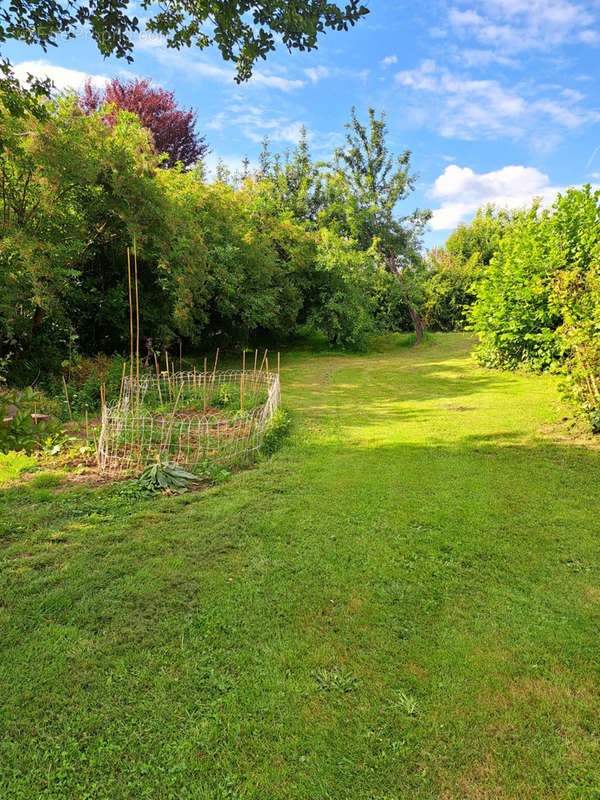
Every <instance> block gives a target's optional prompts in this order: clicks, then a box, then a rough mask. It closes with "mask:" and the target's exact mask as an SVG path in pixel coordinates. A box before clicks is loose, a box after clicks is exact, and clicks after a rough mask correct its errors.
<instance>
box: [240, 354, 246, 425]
mask: <svg viewBox="0 0 600 800" xmlns="http://www.w3.org/2000/svg"><path fill="white" fill-rule="evenodd" d="M245 373H246V348H244V349H243V350H242V376H241V378H240V411H243V410H244V376H245Z"/></svg>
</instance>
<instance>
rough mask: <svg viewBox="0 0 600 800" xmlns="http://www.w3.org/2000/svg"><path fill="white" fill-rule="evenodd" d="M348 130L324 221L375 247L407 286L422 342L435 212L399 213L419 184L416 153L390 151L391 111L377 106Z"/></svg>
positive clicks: (332, 176) (336, 159)
mask: <svg viewBox="0 0 600 800" xmlns="http://www.w3.org/2000/svg"><path fill="white" fill-rule="evenodd" d="M346 130H347V134H346V144H345V145H344V146H343V147H340V148H338V149H337V150H336V153H335V157H334V161H333V164H332V165H331V171H330V173H329V175H328V176H327V179H326V180H327V186H326V194H327V197H326V203H325V205H324V209H323V211H322V213H321V214H320V216H319V222H320V223H321V224H325V225H328V226H332V227H333V228H334V229H335V230H337V231H338V232H339V233H340V234H342V235H343V236H347V237H349V238H351V239H353V240H354V241H355V242H356V243H357V246H358V247H359V248H360V249H361V250H363V251H367V250H369V248H371V247H372V246H373V245H374V244H375V246H376V248H377V251H378V252H379V254H380V255H381V257H382V260H383V263H384V264H385V266H386V268H387V269H388V270H389V271H390V273H391V274H392V275H394V276H395V277H396V278H397V279H398V281H399V282H400V284H401V286H402V287H403V294H404V298H405V301H406V303H407V307H408V309H409V312H410V316H411V318H412V321H413V324H414V327H415V331H416V334H417V341H419V340H420V339H421V337H422V335H423V329H424V328H423V320H422V318H421V315H420V313H419V310H418V305H419V300H420V299H421V298H420V292H421V289H420V286H421V280H420V276H421V275H422V272H423V265H422V261H421V257H420V252H419V251H420V247H421V234H422V231H423V228H424V226H425V224H426V223H427V221H428V220H429V218H430V216H431V214H430V212H429V211H420V210H418V209H417V210H416V211H413V212H412V213H411V214H409V215H406V216H399V215H398V204H399V203H401V202H402V201H403V200H405V199H406V198H407V197H408V196H409V195H410V193H411V192H412V191H413V188H414V184H415V181H416V175H414V174H413V173H411V171H410V156H411V153H410V151H409V150H406V151H404V152H403V153H402V154H401V155H399V156H393V155H392V154H391V153H390V151H389V148H388V146H387V144H386V134H387V125H386V122H385V113H382V115H381V117H379V118H377V116H376V114H375V111H374V110H373V109H372V108H369V122H368V125H362V124H361V123H360V122H359V120H358V118H357V117H356V112H355V109H354V108H353V109H352V116H351V120H350V123H349V124H347V125H346Z"/></svg>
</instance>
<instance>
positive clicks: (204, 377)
mask: <svg viewBox="0 0 600 800" xmlns="http://www.w3.org/2000/svg"><path fill="white" fill-rule="evenodd" d="M203 379H204V413H205V414H206V356H204V373H203Z"/></svg>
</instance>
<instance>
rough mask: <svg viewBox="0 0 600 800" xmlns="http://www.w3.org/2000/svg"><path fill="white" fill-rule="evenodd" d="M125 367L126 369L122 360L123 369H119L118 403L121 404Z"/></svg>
mask: <svg viewBox="0 0 600 800" xmlns="http://www.w3.org/2000/svg"><path fill="white" fill-rule="evenodd" d="M126 369H127V362H126V361H124V362H123V369H122V371H121V385H120V387H119V405H121V399H122V397H123V387H124V386H125V370H126ZM130 388H131V387H130Z"/></svg>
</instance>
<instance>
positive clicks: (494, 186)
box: [428, 164, 565, 231]
mask: <svg viewBox="0 0 600 800" xmlns="http://www.w3.org/2000/svg"><path fill="white" fill-rule="evenodd" d="M564 188H565V187H561V186H552V185H551V184H550V179H549V178H548V175H546V174H544V173H543V172H540V171H539V170H538V169H536V168H535V167H524V166H508V167H503V168H502V169H499V170H495V171H493V172H485V173H476V172H474V171H473V170H472V169H470V168H469V167H459V166H458V165H456V164H451V165H450V166H448V167H446V169H445V170H444V172H443V173H442V174H441V175H440V176H439V177H438V178H437V180H436V181H435V183H434V184H433V186H432V188H431V189H430V191H429V192H428V194H429V197H431V198H432V199H433V200H436V201H438V202H439V205H438V207H437V208H435V209H434V210H433V216H432V219H431V223H430V224H431V227H432V228H433V230H436V231H437V230H450V229H452V228H455V227H456V226H457V225H458V224H459V223H460V222H463V221H465V220H466V219H468V218H469V217H471V216H472V215H473V214H474V213H475V212H476V211H477V209H478V208H480V207H481V206H484V205H486V204H488V203H493V204H494V205H496V206H499V207H501V208H511V209H514V208H523V207H526V206H529V205H531V202H532V201H533V199H534V198H536V197H540V198H541V201H542V205H544V206H550V205H551V204H552V203H553V201H554V199H555V198H556V195H557V194H558V193H559V192H562V191H564Z"/></svg>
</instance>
